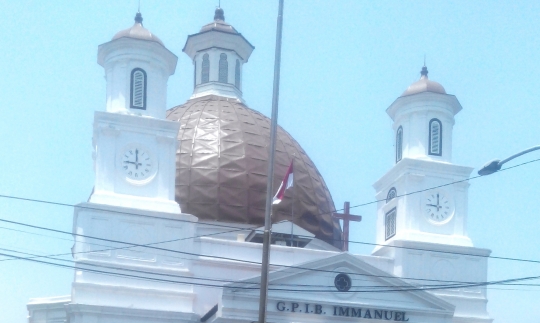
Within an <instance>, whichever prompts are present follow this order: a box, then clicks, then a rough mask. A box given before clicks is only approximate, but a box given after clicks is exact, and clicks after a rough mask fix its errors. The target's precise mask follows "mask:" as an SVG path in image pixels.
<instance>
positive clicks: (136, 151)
mask: <svg viewBox="0 0 540 323" xmlns="http://www.w3.org/2000/svg"><path fill="white" fill-rule="evenodd" d="M139 165H140V164H139V149H135V169H139ZM437 197H438V195H437ZM437 204H439V203H437Z"/></svg>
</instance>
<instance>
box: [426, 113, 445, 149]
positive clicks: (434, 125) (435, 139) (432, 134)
mask: <svg viewBox="0 0 540 323" xmlns="http://www.w3.org/2000/svg"><path fill="white" fill-rule="evenodd" d="M429 154H430V155H435V156H441V155H442V124H441V121H439V119H431V120H430V121H429Z"/></svg>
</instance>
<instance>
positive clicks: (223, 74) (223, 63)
mask: <svg viewBox="0 0 540 323" xmlns="http://www.w3.org/2000/svg"><path fill="white" fill-rule="evenodd" d="M218 82H220V83H228V82H229V63H228V62H227V54H223V53H222V54H221V55H219V77H218Z"/></svg>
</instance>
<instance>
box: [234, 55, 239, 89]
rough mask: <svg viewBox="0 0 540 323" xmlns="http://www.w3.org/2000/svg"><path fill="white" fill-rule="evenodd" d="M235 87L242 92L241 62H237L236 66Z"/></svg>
mask: <svg viewBox="0 0 540 323" xmlns="http://www.w3.org/2000/svg"><path fill="white" fill-rule="evenodd" d="M234 86H236V88H237V89H239V90H240V60H238V59H237V60H236V66H235V67H234Z"/></svg>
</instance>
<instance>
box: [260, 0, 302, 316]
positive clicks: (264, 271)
mask: <svg viewBox="0 0 540 323" xmlns="http://www.w3.org/2000/svg"><path fill="white" fill-rule="evenodd" d="M283 1H284V0H279V9H278V17H277V30H276V52H275V61H274V88H273V93H272V119H271V125H270V145H269V146H268V155H269V156H268V157H269V158H268V172H267V176H268V177H267V182H266V209H265V212H264V237H263V250H262V264H261V293H260V298H259V323H266V304H267V298H268V270H269V268H268V265H269V262H270V237H271V230H272V202H273V201H272V200H273V199H272V192H273V187H272V186H273V180H274V154H275V151H276V132H277V118H278V103H279V77H280V74H279V73H280V67H281V35H282V27H283ZM293 180H294V178H293Z"/></svg>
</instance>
